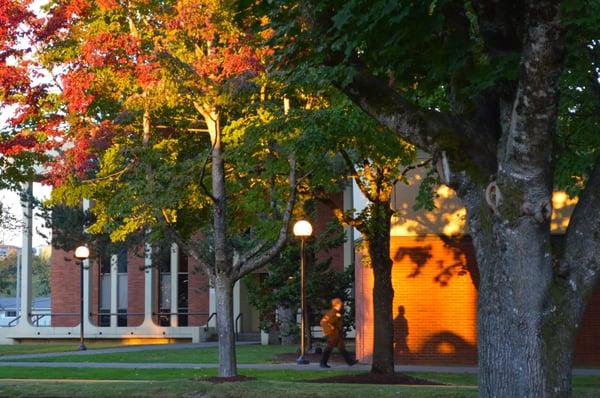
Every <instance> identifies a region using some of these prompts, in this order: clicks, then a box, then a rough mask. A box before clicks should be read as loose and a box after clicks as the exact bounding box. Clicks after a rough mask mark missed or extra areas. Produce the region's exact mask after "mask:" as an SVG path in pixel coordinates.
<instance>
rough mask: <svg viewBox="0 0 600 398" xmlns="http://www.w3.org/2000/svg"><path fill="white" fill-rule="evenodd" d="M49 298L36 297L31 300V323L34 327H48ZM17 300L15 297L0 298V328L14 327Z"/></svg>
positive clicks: (16, 321) (16, 320)
mask: <svg viewBox="0 0 600 398" xmlns="http://www.w3.org/2000/svg"><path fill="white" fill-rule="evenodd" d="M51 307H52V305H51V303H50V297H38V298H36V299H33V300H32V308H33V309H32V311H31V321H32V323H33V324H34V325H36V326H50V309H51ZM17 312H18V311H17V300H16V298H15V297H0V327H6V326H16V324H17V323H18V322H19V319H17V317H18V315H17Z"/></svg>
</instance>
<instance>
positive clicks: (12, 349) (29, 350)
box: [0, 343, 120, 357]
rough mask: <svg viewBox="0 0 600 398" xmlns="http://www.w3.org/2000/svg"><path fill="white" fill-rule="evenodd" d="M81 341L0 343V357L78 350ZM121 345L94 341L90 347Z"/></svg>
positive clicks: (91, 348)
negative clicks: (69, 342)
mask: <svg viewBox="0 0 600 398" xmlns="http://www.w3.org/2000/svg"><path fill="white" fill-rule="evenodd" d="M78 347H79V343H72V344H0V357H2V356H3V355H19V354H40V353H46V352H68V351H77V348H78ZM112 347H120V344H116V343H93V344H90V345H88V349H90V350H93V349H100V348H112Z"/></svg>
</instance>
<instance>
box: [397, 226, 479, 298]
mask: <svg viewBox="0 0 600 398" xmlns="http://www.w3.org/2000/svg"><path fill="white" fill-rule="evenodd" d="M438 238H439V239H440V240H441V241H442V242H443V247H444V249H446V250H447V251H449V252H450V253H452V255H451V256H450V257H448V256H445V258H444V259H442V260H439V259H436V260H435V265H436V267H437V271H436V275H435V276H434V278H433V279H434V281H435V282H436V283H437V284H439V285H440V286H441V287H446V286H448V283H449V282H450V279H451V278H452V277H453V276H463V275H466V274H469V276H470V277H471V281H472V282H473V286H474V287H475V289H479V269H478V267H477V260H476V258H475V252H474V250H473V244H472V241H471V238H470V237H468V236H462V235H457V236H447V235H438ZM425 239H427V237H426V236H422V237H415V240H416V241H424V240H425ZM432 251H433V247H432V245H430V244H424V245H423V246H399V247H398V248H397V249H396V252H395V253H394V255H393V256H392V261H394V263H395V264H396V263H406V262H407V261H410V262H411V263H412V269H411V270H410V272H409V274H408V275H407V278H416V277H417V276H419V275H421V273H422V271H423V267H425V265H427V264H428V263H429V262H430V260H432V259H433V258H434V255H433V253H432Z"/></svg>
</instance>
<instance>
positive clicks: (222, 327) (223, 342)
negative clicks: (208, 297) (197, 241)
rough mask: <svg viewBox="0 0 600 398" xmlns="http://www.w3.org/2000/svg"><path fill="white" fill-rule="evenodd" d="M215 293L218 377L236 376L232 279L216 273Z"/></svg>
mask: <svg viewBox="0 0 600 398" xmlns="http://www.w3.org/2000/svg"><path fill="white" fill-rule="evenodd" d="M215 293H216V299H217V303H216V304H217V305H216V307H217V333H218V335H219V377H234V376H237V364H236V359H235V330H234V327H233V281H232V280H231V279H230V278H229V277H228V276H226V275H222V274H221V275H217V276H216V278H215Z"/></svg>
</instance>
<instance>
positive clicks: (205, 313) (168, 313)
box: [152, 312, 208, 315]
mask: <svg viewBox="0 0 600 398" xmlns="http://www.w3.org/2000/svg"><path fill="white" fill-rule="evenodd" d="M152 315H208V312H153V313H152Z"/></svg>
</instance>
